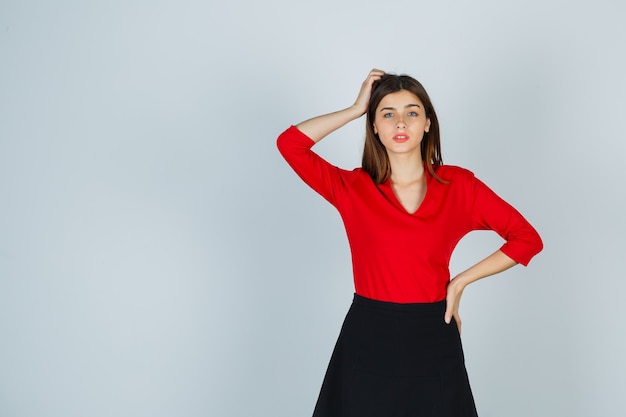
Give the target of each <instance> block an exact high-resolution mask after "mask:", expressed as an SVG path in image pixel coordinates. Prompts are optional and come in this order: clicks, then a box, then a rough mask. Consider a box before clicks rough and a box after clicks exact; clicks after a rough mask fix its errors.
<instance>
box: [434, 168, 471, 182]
mask: <svg viewBox="0 0 626 417" xmlns="http://www.w3.org/2000/svg"><path fill="white" fill-rule="evenodd" d="M435 173H436V174H437V176H439V177H441V178H442V179H444V180H446V181H450V182H452V181H454V180H455V179H458V180H473V179H474V173H473V172H472V171H470V170H469V169H467V168H463V167H460V166H456V165H439V166H438V167H437V168H436V169H435Z"/></svg>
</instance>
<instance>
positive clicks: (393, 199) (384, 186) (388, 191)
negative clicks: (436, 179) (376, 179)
mask: <svg viewBox="0 0 626 417" xmlns="http://www.w3.org/2000/svg"><path fill="white" fill-rule="evenodd" d="M424 175H425V176H426V193H425V194H424V198H423V199H422V202H421V203H420V205H419V206H417V209H416V210H415V211H414V212H413V213H409V211H408V210H407V209H406V208H405V207H404V206H403V205H402V203H401V202H400V200H399V199H398V197H397V196H396V193H394V192H393V188H392V187H391V178H387V180H386V181H385V182H383V183H381V184H379V185H378V186H377V187H378V189H379V190H380V191H381V192H382V194H383V195H384V196H385V198H386V199H387V201H389V202H390V203H391V204H392V205H393V206H394V207H396V208H397V209H398V210H400V211H402V212H403V213H404V214H406V215H408V216H416V215H417V214H419V213H420V212H421V211H422V207H424V203H425V202H426V200H427V199H428V196H429V194H430V193H431V192H430V189H431V186H432V181H431V180H432V178H433V176H432V175H431V173H430V172H429V171H428V167H426V164H424Z"/></svg>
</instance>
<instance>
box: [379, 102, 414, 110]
mask: <svg viewBox="0 0 626 417" xmlns="http://www.w3.org/2000/svg"><path fill="white" fill-rule="evenodd" d="M409 107H419V108H420V109H421V108H422V106H420V105H419V104H407V105H406V106H404V108H405V109H408V108H409ZM395 109H396V108H395V107H383V108H382V109H380V111H383V110H395Z"/></svg>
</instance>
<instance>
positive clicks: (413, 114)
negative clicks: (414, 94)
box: [409, 111, 417, 117]
mask: <svg viewBox="0 0 626 417" xmlns="http://www.w3.org/2000/svg"><path fill="white" fill-rule="evenodd" d="M409 116H411V117H417V113H416V112H414V111H410V112H409Z"/></svg>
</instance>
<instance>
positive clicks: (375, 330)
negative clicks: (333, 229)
mask: <svg viewBox="0 0 626 417" xmlns="http://www.w3.org/2000/svg"><path fill="white" fill-rule="evenodd" d="M445 308H446V306H445V300H444V301H440V302H437V303H416V304H396V303H388V302H382V301H376V300H370V299H367V298H364V297H361V296H359V295H356V294H355V296H354V301H353V303H352V305H351V307H350V310H349V311H348V314H347V316H346V319H345V321H344V323H343V326H342V329H341V332H340V334H339V338H338V340H337V344H336V345H335V349H334V351H333V354H332V357H331V360H330V364H329V366H328V370H327V371H326V376H325V378H324V382H323V384H322V389H321V391H320V395H319V398H318V400H317V404H316V406H315V411H314V413H313V417H477V413H476V407H475V405H474V399H473V396H472V392H471V389H470V385H469V381H468V378H467V372H466V370H465V362H464V358H463V348H462V346H461V338H460V336H459V332H458V329H457V326H456V323H455V322H454V320H453V321H452V323H451V324H449V325H448V324H446V323H445V322H444V320H443V317H444V313H445Z"/></svg>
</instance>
